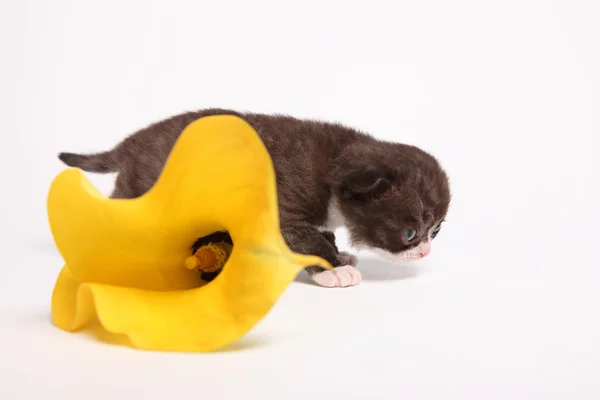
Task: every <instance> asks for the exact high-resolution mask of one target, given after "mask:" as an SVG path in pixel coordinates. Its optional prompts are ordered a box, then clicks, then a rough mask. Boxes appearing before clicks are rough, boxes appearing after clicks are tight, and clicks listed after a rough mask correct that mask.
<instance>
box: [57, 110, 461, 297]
mask: <svg viewBox="0 0 600 400" xmlns="http://www.w3.org/2000/svg"><path fill="white" fill-rule="evenodd" d="M212 115H235V116H238V117H240V118H242V119H244V120H245V121H246V122H248V123H249V124H250V125H251V126H252V127H253V128H254V129H255V130H256V131H257V132H258V134H259V136H260V137H261V139H262V141H263V142H264V144H265V146H266V148H267V150H268V152H269V154H270V156H271V158H272V160H273V164H274V166H275V174H276V178H277V192H278V198H279V212H280V221H281V232H282V234H283V237H284V238H285V240H286V242H287V244H288V246H289V247H290V248H291V249H292V250H294V251H296V252H298V253H303V254H313V255H318V256H320V257H322V258H324V259H326V260H327V261H329V262H330V263H331V264H332V265H333V266H334V267H336V268H335V269H334V271H327V270H323V269H322V268H320V267H317V266H313V267H308V268H307V269H306V270H307V272H308V274H309V276H310V277H311V278H312V280H313V281H314V282H316V283H317V284H319V285H321V286H325V287H346V286H352V285H356V284H358V283H359V282H360V280H361V275H360V272H359V271H358V269H356V262H357V259H356V257H355V256H353V255H351V254H348V253H345V252H339V251H338V249H337V246H336V244H335V236H334V234H333V231H334V230H335V229H336V228H338V227H342V226H344V227H346V228H347V229H348V231H349V233H350V238H351V242H352V244H353V245H355V246H363V247H367V248H370V249H372V250H375V251H376V252H378V253H379V254H382V255H383V256H385V257H387V258H390V259H392V260H394V261H397V262H406V261H412V260H417V259H420V258H422V257H425V256H426V255H427V254H429V252H430V249H431V241H432V240H433V239H434V238H435V237H436V235H437V234H438V232H439V231H440V227H441V223H442V221H443V220H444V218H445V216H446V213H447V212H448V207H449V204H450V198H451V194H450V189H449V183H448V177H447V175H446V173H445V172H444V170H443V169H442V168H441V167H440V165H439V163H438V162H437V160H436V159H435V158H434V157H433V156H431V155H430V154H428V153H426V152H424V151H422V150H420V149H419V148H417V147H414V146H409V145H405V144H400V143H392V142H386V141H381V140H377V139H375V138H373V137H371V136H369V135H367V134H364V133H362V132H359V131H357V130H355V129H352V128H349V127H345V126H342V125H339V124H334V123H328V122H320V121H313V120H300V119H297V118H293V117H290V116H282V115H264V114H253V113H239V112H236V111H232V110H222V109H207V110H201V111H196V112H188V113H184V114H180V115H177V116H174V117H171V118H169V119H166V120H163V121H160V122H158V123H155V124H152V125H150V126H148V127H146V128H144V129H142V130H140V131H138V132H136V133H134V134H133V135H131V136H129V137H127V138H126V139H125V140H123V141H122V142H121V143H120V144H119V145H117V146H116V147H115V148H114V149H112V150H110V151H107V152H103V153H98V154H92V155H79V154H72V153H61V154H60V155H59V158H60V159H61V160H62V161H63V162H64V163H65V164H67V165H69V166H72V167H78V168H81V169H83V170H85V171H90V172H99V173H109V172H117V173H118V175H117V179H116V183H115V188H114V191H113V193H112V195H111V197H113V198H134V197H138V196H140V195H142V194H144V193H145V192H146V191H148V190H149V189H150V188H151V187H152V186H153V185H154V183H155V182H156V180H157V178H158V176H159V174H160V173H161V170H162V168H163V166H164V164H165V162H166V160H167V157H168V155H169V153H170V151H171V149H172V147H173V145H174V144H175V141H176V140H177V138H178V136H179V135H180V134H181V132H182V131H183V130H184V128H185V127H186V126H187V125H188V124H190V123H192V122H193V121H195V120H196V119H198V118H201V117H206V116H212Z"/></svg>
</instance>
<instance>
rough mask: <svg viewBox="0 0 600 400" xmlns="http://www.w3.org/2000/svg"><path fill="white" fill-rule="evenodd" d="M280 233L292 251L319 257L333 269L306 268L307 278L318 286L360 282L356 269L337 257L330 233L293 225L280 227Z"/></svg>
mask: <svg viewBox="0 0 600 400" xmlns="http://www.w3.org/2000/svg"><path fill="white" fill-rule="evenodd" d="M281 233H282V234H283V237H284V238H285V240H286V242H287V244H288V246H289V247H290V249H292V250H293V251H295V252H297V253H301V254H312V255H316V256H319V257H321V258H323V259H325V260H327V261H328V262H329V263H330V264H331V265H332V266H334V267H335V269H334V270H333V271H328V270H326V269H323V268H321V267H318V266H310V267H307V268H306V272H307V273H308V276H309V277H310V278H311V279H312V280H313V281H314V282H315V283H317V284H318V285H320V286H324V287H346V286H354V285H357V284H358V283H359V282H360V280H361V275H360V272H359V271H358V269H356V268H355V267H354V266H352V265H346V264H345V263H343V262H342V260H340V258H339V257H338V251H337V248H336V246H335V236H334V235H333V233H332V232H319V230H317V229H316V228H315V227H313V226H311V225H310V224H295V225H285V226H282V228H281Z"/></svg>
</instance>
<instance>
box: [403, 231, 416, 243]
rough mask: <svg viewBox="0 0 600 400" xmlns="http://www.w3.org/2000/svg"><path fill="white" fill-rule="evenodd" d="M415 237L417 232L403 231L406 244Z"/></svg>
mask: <svg viewBox="0 0 600 400" xmlns="http://www.w3.org/2000/svg"><path fill="white" fill-rule="evenodd" d="M415 236H417V231H416V230H414V229H407V230H405V231H404V239H406V241H407V242H410V241H411V240H413V239H414V238H415Z"/></svg>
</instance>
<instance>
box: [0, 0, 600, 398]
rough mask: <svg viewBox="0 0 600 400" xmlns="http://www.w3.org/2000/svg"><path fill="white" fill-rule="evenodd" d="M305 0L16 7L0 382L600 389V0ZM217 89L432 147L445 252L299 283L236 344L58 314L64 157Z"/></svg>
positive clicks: (530, 393) (150, 392) (72, 393)
mask: <svg viewBox="0 0 600 400" xmlns="http://www.w3.org/2000/svg"><path fill="white" fill-rule="evenodd" d="M289 3H291V2H275V1H273V2H270V3H267V2H265V1H252V2H242V1H239V2H232V1H213V2H201V1H195V2H189V3H188V4H183V3H181V2H171V1H169V2H164V1H163V2H159V1H144V2H142V1H129V2H123V3H121V2H118V3H117V2H95V3H93V2H74V1H64V0H63V1H53V2H43V1H38V2H33V1H24V0H22V1H18V2H17V1H13V2H8V1H5V2H2V3H0V54H1V57H2V61H1V63H0V71H1V73H0V101H1V103H0V135H1V139H0V140H1V142H0V149H1V150H2V156H1V158H0V162H1V163H2V164H1V166H2V168H1V170H0V174H1V180H0V182H1V184H2V193H3V196H2V200H1V201H2V207H1V209H0V213H1V214H0V217H1V219H0V221H1V223H0V224H1V227H0V232H1V234H2V236H1V237H0V239H1V242H0V243H1V245H0V246H1V247H2V262H1V263H0V398H2V399H25V398H26V397H28V396H34V397H35V398H46V399H72V398H78V397H80V398H86V399H107V398H109V396H114V397H115V398H131V397H130V396H132V395H142V396H143V397H144V398H146V399H164V398H169V399H172V398H190V397H194V398H195V397H198V398H210V399H234V398H235V399H248V398H252V399H254V398H267V397H270V398H274V399H279V398H286V397H287V398H291V399H307V398H311V399H314V398H317V399H320V398H323V399H332V398H335V399H337V398H340V399H353V398H356V399H358V398H370V397H373V398H380V399H544V400H550V399H595V400H597V399H598V398H600V340H599V339H600V327H599V325H598V317H599V309H600V290H599V289H598V280H599V278H600V272H599V267H600V263H599V262H598V255H597V250H598V226H599V222H600V221H599V216H598V214H599V213H598V205H599V204H600V195H599V189H598V186H599V184H598V182H599V181H600V180H599V179H598V173H599V172H600V168H599V162H598V158H597V157H598V149H599V146H598V139H597V135H598V134H599V133H600V129H599V128H600V123H599V119H600V117H599V110H600V99H599V97H598V93H599V91H600V79H599V74H598V71H600V53H599V46H598V44H599V43H598V39H599V38H600V25H598V23H597V21H598V17H599V16H600V13H599V11H600V10H599V5H598V2H597V1H592V0H590V1H587V2H586V1H572V0H570V1H566V0H565V1H541V0H540V1H534V0H520V1H516V0H511V1H485V2H482V1H465V0H457V1H452V2H448V1H442V0H440V1H423V0H419V1H403V2H392V1H389V2H379V1H369V2H368V3H364V2H362V3H360V4H358V3H357V4H356V5H351V4H348V3H347V2H341V1H340V2H331V1H329V2H328V1H325V2H318V3H317V2H309V1H303V2H295V3H296V5H290V4H289ZM396 3H398V4H396ZM167 4H168V5H167ZM206 106H225V107H234V108H240V109H248V110H253V111H265V112H271V111H277V112H285V113H291V114H294V115H297V116H307V117H318V118H326V119H336V120H340V121H343V122H345V123H348V124H352V125H354V126H357V127H359V128H362V129H365V130H368V131H370V132H373V133H374V134H376V135H377V136H379V137H385V138H392V139H395V140H399V141H404V142H408V143H413V144H417V145H419V146H421V147H423V148H424V149H426V150H429V151H431V152H433V153H434V154H435V155H436V156H438V157H439V158H440V160H441V161H442V163H443V164H444V166H445V167H446V169H447V170H448V172H449V174H450V175H451V178H452V188H453V193H454V201H453V205H452V210H451V213H450V215H449V216H448V218H447V219H448V222H447V224H446V225H445V226H444V228H443V230H442V232H441V234H440V236H439V238H438V239H436V240H435V245H434V247H433V252H432V254H431V256H430V257H428V259H427V260H426V261H424V262H422V263H421V264H416V265H414V266H412V267H409V268H399V267H391V266H389V265H387V264H384V263H382V262H379V261H369V259H363V260H362V261H361V263H360V264H359V266H360V268H361V270H362V272H363V274H364V276H365V281H364V282H363V283H362V284H361V285H360V286H358V287H355V288H350V289H341V290H328V289H321V288H317V287H314V286H311V285H307V284H304V283H302V282H297V283H294V284H293V285H292V286H291V287H290V289H289V290H288V291H287V292H286V293H285V295H284V297H283V298H282V299H281V301H280V302H279V303H278V304H277V306H276V307H275V309H274V310H273V312H272V313H271V314H269V315H268V317H267V318H265V319H264V320H263V321H262V322H261V323H260V325H259V326H257V327H256V328H255V329H254V330H253V331H252V332H251V333H250V334H249V335H248V336H247V337H246V338H244V339H243V340H242V341H241V343H240V344H238V345H237V346H236V349H237V350H235V351H233V350H231V351H227V352H221V353H217V354H210V355H206V354H162V353H150V352H141V351H133V350H130V349H124V348H119V347H110V346H106V345H103V344H102V343H99V342H96V341H94V340H92V339H90V338H88V337H86V336H82V335H72V334H67V333H64V332H62V331H59V330H57V329H55V328H54V327H53V326H52V325H51V324H50V321H49V299H50V293H51V289H52V286H53V284H54V280H55V278H56V275H57V273H58V271H59V268H60V267H61V259H60V256H59V255H58V254H57V252H56V251H55V249H54V247H53V243H52V239H51V237H50V235H49V233H48V228H47V224H46V219H45V197H46V193H47V189H48V185H49V183H50V180H51V179H52V177H53V176H54V175H55V174H56V173H57V172H59V171H60V170H61V169H62V166H61V165H60V164H59V162H58V161H57V160H56V158H55V155H56V153H57V152H59V151H88V150H89V151H94V150H101V149H106V148H108V147H110V146H112V145H113V144H115V143H116V142H117V141H119V140H120V139H122V138H123V137H124V136H125V135H127V134H129V133H131V132H133V131H134V130H135V129H137V128H140V127H142V126H144V125H146V124H148V123H150V122H152V121H155V120H158V119H161V118H163V117H166V116H169V115H171V114H175V113H179V112H181V111H183V110H186V109H196V108H202V107H206ZM594 136H596V137H594ZM93 179H94V182H96V183H97V184H98V185H100V186H101V187H102V188H103V190H108V188H109V184H110V180H111V177H98V176H95V177H93ZM388 278H389V279H388ZM300 280H302V279H300ZM270 391H272V394H269V392H270Z"/></svg>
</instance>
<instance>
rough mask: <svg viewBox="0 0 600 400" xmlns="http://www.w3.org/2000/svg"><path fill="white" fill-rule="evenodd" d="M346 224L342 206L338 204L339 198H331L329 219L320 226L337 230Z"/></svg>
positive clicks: (328, 212)
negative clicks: (341, 209)
mask: <svg viewBox="0 0 600 400" xmlns="http://www.w3.org/2000/svg"><path fill="white" fill-rule="evenodd" d="M345 225H346V221H345V219H344V216H343V215H342V212H341V211H340V207H339V206H338V203H337V200H335V199H331V201H330V202H329V206H328V208H327V220H326V221H325V224H324V225H323V226H321V227H320V229H321V230H328V231H332V232H333V231H335V230H336V229H338V228H341V227H343V226H345Z"/></svg>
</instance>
